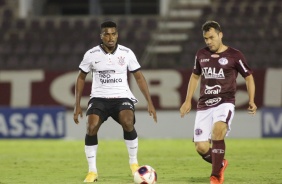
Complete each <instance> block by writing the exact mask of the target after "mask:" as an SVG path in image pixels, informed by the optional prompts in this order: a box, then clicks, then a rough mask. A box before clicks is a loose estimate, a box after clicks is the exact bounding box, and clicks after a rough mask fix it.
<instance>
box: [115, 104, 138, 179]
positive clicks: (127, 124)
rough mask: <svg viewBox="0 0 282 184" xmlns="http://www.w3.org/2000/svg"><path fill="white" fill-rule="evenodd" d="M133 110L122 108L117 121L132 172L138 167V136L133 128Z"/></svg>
mask: <svg viewBox="0 0 282 184" xmlns="http://www.w3.org/2000/svg"><path fill="white" fill-rule="evenodd" d="M134 119H135V118H134V112H133V111H132V110H122V111H120V113H119V123H120V124H121V126H122V128H123V137H124V141H125V144H126V147H127V151H128V155H129V164H130V168H131V171H132V174H134V172H135V171H136V170H137V169H138V167H139V165H138V160H137V153H138V136H137V132H136V130H135V128H134V121H135V120H134Z"/></svg>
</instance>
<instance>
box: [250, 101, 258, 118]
mask: <svg viewBox="0 0 282 184" xmlns="http://www.w3.org/2000/svg"><path fill="white" fill-rule="evenodd" d="M248 111H249V112H248V113H249V114H252V115H255V114H256V111H257V106H256V104H255V103H254V102H249V108H248Z"/></svg>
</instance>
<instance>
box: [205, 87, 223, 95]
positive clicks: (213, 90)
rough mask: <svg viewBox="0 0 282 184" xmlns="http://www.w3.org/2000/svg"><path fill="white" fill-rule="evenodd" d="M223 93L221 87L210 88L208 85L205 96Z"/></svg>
mask: <svg viewBox="0 0 282 184" xmlns="http://www.w3.org/2000/svg"><path fill="white" fill-rule="evenodd" d="M220 91H221V86H220V85H215V86H208V85H206V89H205V94H208V95H209V94H219V93H220Z"/></svg>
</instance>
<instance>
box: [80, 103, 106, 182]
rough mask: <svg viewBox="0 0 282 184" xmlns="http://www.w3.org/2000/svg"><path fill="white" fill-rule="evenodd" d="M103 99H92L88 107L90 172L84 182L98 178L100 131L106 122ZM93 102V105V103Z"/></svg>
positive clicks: (87, 135)
mask: <svg viewBox="0 0 282 184" xmlns="http://www.w3.org/2000/svg"><path fill="white" fill-rule="evenodd" d="M101 103H104V102H101V101H99V100H98V101H97V100H96V99H91V101H90V106H89V108H88V109H87V113H86V114H87V124H86V135H85V147H84V150H85V155H86V159H87V162H88V174H87V176H86V178H85V180H84V182H95V181H97V178H98V171H97V166H96V157H97V149H98V137H97V134H98V131H99V128H100V126H101V124H102V123H103V122H104V120H105V119H107V118H105V117H107V115H105V114H104V113H103V112H105V109H103V108H101V107H105V106H104V105H101ZM92 104H93V105H92ZM94 104H95V105H94Z"/></svg>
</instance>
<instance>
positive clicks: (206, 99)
mask: <svg viewBox="0 0 282 184" xmlns="http://www.w3.org/2000/svg"><path fill="white" fill-rule="evenodd" d="M238 72H239V73H240V74H241V75H242V77H244V78H245V77H247V76H249V75H250V74H252V70H251V69H250V67H249V66H248V65H247V63H246V59H245V57H244V55H243V54H242V53H241V52H240V51H239V50H236V49H234V48H231V47H228V49H227V50H225V51H224V52H222V53H213V52H211V51H210V50H209V49H208V47H206V48H203V49H200V50H199V51H198V52H197V54H196V57H195V65H194V69H193V73H194V74H196V75H201V85H200V98H199V101H198V105H197V109H198V110H204V109H208V108H211V107H215V106H217V105H219V104H222V103H225V102H228V103H233V104H234V105H235V93H236V87H237V84H236V78H237V76H238Z"/></svg>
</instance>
